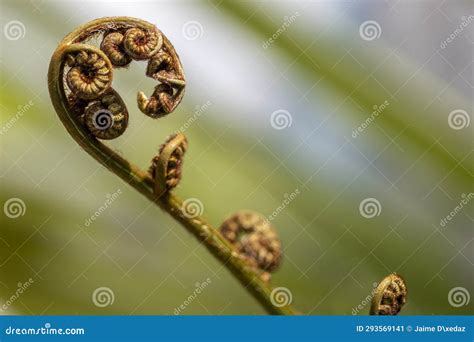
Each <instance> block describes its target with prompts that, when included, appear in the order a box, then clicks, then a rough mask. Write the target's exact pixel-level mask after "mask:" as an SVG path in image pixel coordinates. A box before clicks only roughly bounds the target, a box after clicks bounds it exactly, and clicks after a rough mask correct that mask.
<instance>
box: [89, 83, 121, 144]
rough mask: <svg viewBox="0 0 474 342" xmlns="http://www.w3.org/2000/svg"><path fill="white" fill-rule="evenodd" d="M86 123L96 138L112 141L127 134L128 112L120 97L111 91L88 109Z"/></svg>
mask: <svg viewBox="0 0 474 342" xmlns="http://www.w3.org/2000/svg"><path fill="white" fill-rule="evenodd" d="M84 121H85V124H86V127H87V128H88V129H89V131H90V132H91V133H92V134H93V135H94V136H95V137H96V138H98V139H104V140H111V139H115V138H117V137H119V136H120V135H122V134H123V132H125V129H126V128H127V126H128V111H127V108H126V107H125V104H124V103H123V101H122V99H121V98H120V96H119V95H118V94H117V93H116V92H115V91H111V92H108V93H107V94H105V95H103V96H102V97H101V98H100V99H99V100H97V101H94V102H92V103H91V104H90V105H89V106H88V107H87V108H86V111H85V114H84Z"/></svg>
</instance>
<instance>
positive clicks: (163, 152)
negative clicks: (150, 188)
mask: <svg viewBox="0 0 474 342" xmlns="http://www.w3.org/2000/svg"><path fill="white" fill-rule="evenodd" d="M187 149H188V140H187V139H186V137H185V135H184V134H182V133H175V134H171V135H170V136H169V137H168V138H167V139H166V141H165V142H164V144H162V145H161V146H160V150H159V152H158V155H157V156H156V157H154V158H153V160H152V164H151V166H150V169H149V171H148V172H149V173H150V175H151V176H152V178H153V179H154V180H155V194H157V195H161V194H163V193H164V192H167V191H170V190H171V189H173V188H175V187H176V186H177V185H178V184H179V181H180V180H181V175H182V169H183V160H184V154H185V153H186V150H187Z"/></svg>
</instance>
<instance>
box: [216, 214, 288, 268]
mask: <svg viewBox="0 0 474 342" xmlns="http://www.w3.org/2000/svg"><path fill="white" fill-rule="evenodd" d="M220 231H221V233H222V235H223V236H224V237H225V238H226V239H227V240H228V241H229V242H230V243H232V244H233V245H234V246H235V248H236V249H237V251H238V252H239V254H241V255H242V256H243V257H245V258H246V259H247V260H248V261H249V262H250V263H252V264H253V265H255V266H256V267H258V268H259V269H261V270H262V271H266V272H273V271H275V270H276V269H277V268H278V267H279V266H280V264H281V259H282V247H281V242H280V239H279V238H278V234H277V233H276V231H275V229H274V227H273V226H272V225H271V224H270V222H269V221H268V220H267V219H266V218H265V217H264V216H262V215H261V214H259V213H256V212H253V211H250V210H241V211H238V212H237V213H235V214H234V215H232V216H230V217H229V218H227V219H226V220H225V221H224V222H223V223H222V225H221V227H220Z"/></svg>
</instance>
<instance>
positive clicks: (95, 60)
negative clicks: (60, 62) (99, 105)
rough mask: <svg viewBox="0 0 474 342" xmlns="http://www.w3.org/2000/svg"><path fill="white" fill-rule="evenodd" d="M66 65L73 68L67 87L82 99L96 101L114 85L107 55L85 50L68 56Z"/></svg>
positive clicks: (67, 76) (67, 78) (67, 79)
mask: <svg viewBox="0 0 474 342" xmlns="http://www.w3.org/2000/svg"><path fill="white" fill-rule="evenodd" d="M66 64H67V65H69V66H70V67H71V69H70V70H69V72H68V73H67V75H66V82H67V85H68V87H69V89H70V90H71V92H72V93H73V94H74V95H75V96H77V97H79V98H81V99H86V100H92V99H95V98H97V97H99V96H100V95H102V94H103V93H104V92H105V91H106V90H107V89H108V88H110V85H111V84H112V65H111V63H110V61H109V60H108V58H107V57H106V56H105V55H103V57H102V56H99V54H97V53H95V52H93V51H86V50H83V51H80V52H78V53H77V54H75V55H72V54H70V55H68V56H67V57H66Z"/></svg>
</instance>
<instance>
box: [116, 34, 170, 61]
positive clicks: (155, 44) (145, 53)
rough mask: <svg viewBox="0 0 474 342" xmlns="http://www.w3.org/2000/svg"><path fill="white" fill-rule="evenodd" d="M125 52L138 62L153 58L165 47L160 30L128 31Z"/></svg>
mask: <svg viewBox="0 0 474 342" xmlns="http://www.w3.org/2000/svg"><path fill="white" fill-rule="evenodd" d="M123 45H124V48H125V51H126V52H127V53H128V54H129V55H130V56H131V57H132V58H133V59H136V60H144V59H148V58H150V57H152V56H153V55H154V54H155V53H157V52H158V50H160V49H161V46H162V45H163V37H162V36H161V33H160V32H158V30H155V31H152V30H143V29H141V28H138V27H134V28H131V29H128V30H127V31H126V32H125V36H124V42H123Z"/></svg>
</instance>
